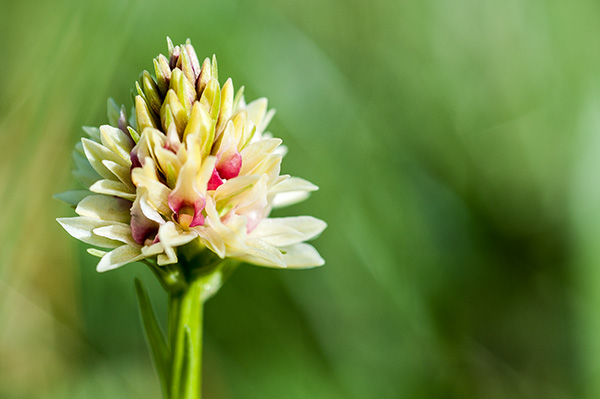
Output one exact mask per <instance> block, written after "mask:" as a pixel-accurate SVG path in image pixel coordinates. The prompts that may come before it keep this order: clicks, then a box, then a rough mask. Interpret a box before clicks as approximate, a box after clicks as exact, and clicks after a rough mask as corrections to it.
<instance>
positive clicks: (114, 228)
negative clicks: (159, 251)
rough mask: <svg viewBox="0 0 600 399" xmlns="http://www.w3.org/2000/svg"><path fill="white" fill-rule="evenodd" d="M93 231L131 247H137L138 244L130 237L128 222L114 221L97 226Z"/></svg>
mask: <svg viewBox="0 0 600 399" xmlns="http://www.w3.org/2000/svg"><path fill="white" fill-rule="evenodd" d="M93 233H94V234H96V235H98V236H100V237H105V238H109V239H111V240H116V241H120V242H122V243H123V244H127V245H130V246H132V247H139V245H138V244H137V243H136V242H135V241H134V240H133V238H132V237H131V227H129V225H128V224H124V223H118V224H117V223H115V224H111V225H109V226H104V227H98V228H96V229H94V230H93Z"/></svg>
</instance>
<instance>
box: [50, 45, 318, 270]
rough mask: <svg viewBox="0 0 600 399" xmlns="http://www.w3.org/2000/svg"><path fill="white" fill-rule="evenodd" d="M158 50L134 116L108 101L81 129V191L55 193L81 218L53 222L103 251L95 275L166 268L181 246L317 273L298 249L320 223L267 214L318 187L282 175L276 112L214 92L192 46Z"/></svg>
mask: <svg viewBox="0 0 600 399" xmlns="http://www.w3.org/2000/svg"><path fill="white" fill-rule="evenodd" d="M167 42H168V46H169V58H167V57H165V56H164V55H162V54H161V55H159V56H158V57H156V58H155V59H154V69H155V74H156V78H153V77H152V76H151V75H150V73H148V72H147V71H144V72H143V74H142V75H141V77H140V80H139V82H136V92H137V95H136V96H135V104H134V108H133V110H132V117H131V118H130V119H127V116H126V112H125V107H124V106H122V107H120V108H119V107H118V106H117V105H116V104H115V103H114V102H113V101H112V100H109V107H108V108H109V112H108V120H109V124H108V125H103V126H100V128H90V127H85V128H84V130H85V132H86V133H87V135H88V137H86V138H82V140H81V143H79V144H78V145H77V146H76V149H75V151H74V158H75V162H76V170H75V171H74V175H75V177H76V178H77V179H78V180H79V181H80V182H81V183H82V184H83V185H84V186H86V187H88V189H87V190H78V191H77V190H76V191H69V192H66V193H63V194H61V195H59V198H61V199H63V200H65V201H66V202H68V203H70V204H71V205H73V206H75V212H76V213H77V214H78V215H79V216H77V217H69V218H59V219H57V220H58V222H59V223H60V224H61V225H62V226H63V227H64V228H65V230H66V231H67V232H68V233H69V234H71V235H72V236H73V237H75V238H77V239H79V240H81V241H83V242H85V243H87V244H90V245H93V246H95V247H100V248H105V249H108V250H100V249H97V248H90V249H88V252H89V253H91V254H92V255H96V256H98V257H101V259H100V262H99V263H98V266H97V270H98V271H101V272H102V271H106V270H111V269H115V268H117V267H120V266H122V265H125V264H127V263H131V262H135V261H138V260H142V259H148V260H156V263H157V264H158V265H168V264H174V263H177V262H178V260H179V258H178V256H180V254H181V251H182V250H183V248H185V247H187V248H191V247H193V248H194V251H196V252H198V251H204V250H207V249H208V250H210V251H211V252H213V253H214V254H216V255H217V256H218V257H219V258H221V259H225V258H232V259H236V260H240V261H245V262H248V263H252V264H256V265H262V266H272V267H282V268H285V267H289V268H306V267H314V266H320V265H322V264H323V263H324V260H323V259H322V258H321V256H320V255H319V253H318V252H317V251H316V250H315V249H314V247H312V246H311V245H309V244H306V243H304V241H306V240H309V239H311V238H314V237H316V236H317V235H319V234H320V233H321V232H322V231H323V229H324V228H325V227H326V224H325V222H323V221H321V220H319V219H316V218H314V217H311V216H297V217H284V218H270V217H269V214H270V212H271V209H273V208H276V207H279V206H285V205H289V204H292V203H296V202H298V201H301V200H303V199H305V198H306V197H308V193H309V192H311V191H314V190H317V187H316V186H315V185H314V184H312V183H310V182H308V181H306V180H303V179H300V178H297V177H290V176H289V175H280V165H281V160H282V157H283V156H284V154H285V147H284V146H282V145H281V143H282V141H281V140H280V139H278V138H274V137H272V136H271V135H270V134H269V133H265V128H266V126H267V125H268V123H269V121H270V120H271V118H272V117H273V115H274V111H273V110H269V111H268V110H267V100H266V99H265V98H260V99H258V100H255V101H253V102H251V103H249V104H246V102H245V100H244V95H243V87H242V88H241V89H239V90H238V91H237V93H235V92H234V88H233V83H232V81H231V79H228V80H227V81H226V82H225V84H224V85H223V86H222V87H221V86H220V84H219V81H218V72H217V61H216V58H215V57H214V56H213V58H212V60H210V59H208V58H206V59H205V60H204V62H203V63H202V65H200V63H199V61H198V58H197V56H196V52H195V50H194V47H193V46H192V45H191V43H190V41H189V39H188V41H187V42H186V43H185V44H182V45H179V46H173V44H172V42H171V40H170V39H168V38H167Z"/></svg>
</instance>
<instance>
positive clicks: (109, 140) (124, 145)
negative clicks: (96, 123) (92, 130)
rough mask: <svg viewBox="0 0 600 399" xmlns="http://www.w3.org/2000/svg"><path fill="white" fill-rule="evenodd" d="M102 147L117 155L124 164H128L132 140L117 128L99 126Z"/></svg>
mask: <svg viewBox="0 0 600 399" xmlns="http://www.w3.org/2000/svg"><path fill="white" fill-rule="evenodd" d="M100 135H101V140H102V145H104V146H105V147H106V148H108V149H110V150H112V151H113V152H114V153H115V154H118V155H119V156H120V157H121V158H122V159H123V160H124V161H125V162H129V161H130V158H129V153H130V152H131V150H132V149H133V140H132V139H131V137H129V136H128V135H126V134H125V133H123V131H122V130H121V129H119V128H116V127H113V126H110V125H102V126H100Z"/></svg>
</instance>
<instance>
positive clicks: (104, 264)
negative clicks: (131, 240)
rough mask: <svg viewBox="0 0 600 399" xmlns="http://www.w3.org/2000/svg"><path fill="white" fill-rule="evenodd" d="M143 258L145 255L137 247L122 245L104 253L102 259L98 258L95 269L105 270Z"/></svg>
mask: <svg viewBox="0 0 600 399" xmlns="http://www.w3.org/2000/svg"><path fill="white" fill-rule="evenodd" d="M144 258H146V256H145V255H143V254H142V252H141V251H140V249H139V248H134V247H131V246H129V245H122V246H120V247H118V248H115V249H113V250H112V251H110V252H109V253H107V254H106V255H104V256H103V257H102V259H100V262H99V263H98V266H97V267H96V270H97V271H98V272H106V271H108V270H113V269H116V268H117V267H121V266H123V265H126V264H127V263H132V262H136V261H138V260H141V259H144Z"/></svg>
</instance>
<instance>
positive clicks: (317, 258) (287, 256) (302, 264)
mask: <svg viewBox="0 0 600 399" xmlns="http://www.w3.org/2000/svg"><path fill="white" fill-rule="evenodd" d="M279 249H280V250H281V251H282V252H283V259H284V262H285V264H286V265H287V267H289V268H297V269H306V268H311V267H317V266H322V265H324V264H325V260H324V259H323V258H322V257H321V255H319V253H318V252H317V250H316V249H315V248H314V247H313V246H312V245H310V244H306V243H301V244H294V245H290V246H287V247H280V248H279Z"/></svg>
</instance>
